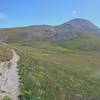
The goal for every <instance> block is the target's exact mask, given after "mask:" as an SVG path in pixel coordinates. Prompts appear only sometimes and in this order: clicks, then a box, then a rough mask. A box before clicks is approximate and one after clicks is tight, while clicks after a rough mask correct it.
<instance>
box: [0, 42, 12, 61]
mask: <svg viewBox="0 0 100 100" xmlns="http://www.w3.org/2000/svg"><path fill="white" fill-rule="evenodd" d="M11 58H12V53H11V52H10V49H9V47H8V46H4V45H2V44H0V61H9V60H10V59H11Z"/></svg>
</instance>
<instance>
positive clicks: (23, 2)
mask: <svg viewBox="0 0 100 100" xmlns="http://www.w3.org/2000/svg"><path fill="white" fill-rule="evenodd" d="M99 10H100V0H0V28H2V27H16V26H17V27H18V26H27V25H35V24H36V25H39V24H48V25H58V24H61V23H63V22H66V21H68V20H70V19H73V18H85V19H88V20H90V21H92V22H93V23H95V24H96V25H97V26H99V27H100V11H99Z"/></svg>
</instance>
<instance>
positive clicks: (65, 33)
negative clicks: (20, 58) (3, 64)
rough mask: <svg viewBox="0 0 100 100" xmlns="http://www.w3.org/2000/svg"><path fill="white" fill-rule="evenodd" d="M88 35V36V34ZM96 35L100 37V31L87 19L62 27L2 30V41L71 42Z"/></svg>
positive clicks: (38, 26) (73, 20)
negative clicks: (81, 37)
mask: <svg viewBox="0 0 100 100" xmlns="http://www.w3.org/2000/svg"><path fill="white" fill-rule="evenodd" d="M86 33H87V34H86ZM83 34H85V35H88V36H89V35H90V36H91V34H94V35H95V36H97V37H98V36H100V29H99V28H98V27H97V26H95V25H94V24H93V23H91V22H90V21H88V20H86V19H81V18H77V19H72V20H70V21H68V22H66V23H64V24H62V25H58V26H50V25H33V26H28V27H20V28H5V29H0V41H2V42H9V43H10V42H20V41H46V40H52V41H54V42H58V41H61V40H70V39H74V38H77V37H79V36H82V35H83Z"/></svg>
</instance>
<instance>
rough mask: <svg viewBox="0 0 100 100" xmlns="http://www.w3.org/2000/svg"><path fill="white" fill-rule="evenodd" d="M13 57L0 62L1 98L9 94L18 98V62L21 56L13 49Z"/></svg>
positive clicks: (13, 99)
mask: <svg viewBox="0 0 100 100" xmlns="http://www.w3.org/2000/svg"><path fill="white" fill-rule="evenodd" d="M12 53H13V58H12V59H11V61H10V62H1V63H0V98H3V97H5V96H9V97H10V98H11V99H12V100H18V95H19V75H18V69H17V62H18V61H19V59H20V57H19V56H18V55H17V54H16V52H15V50H13V49H12Z"/></svg>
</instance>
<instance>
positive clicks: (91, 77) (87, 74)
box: [12, 40, 100, 100]
mask: <svg viewBox="0 0 100 100" xmlns="http://www.w3.org/2000/svg"><path fill="white" fill-rule="evenodd" d="M72 41H73V40H72ZM70 42H71V41H70ZM28 44H29V45H28ZM28 44H27V43H20V44H15V45H12V46H13V47H15V48H16V51H17V52H18V54H19V55H20V57H21V59H20V62H19V63H18V65H19V66H18V68H19V75H20V76H21V77H20V91H21V94H20V96H19V98H20V100H100V88H99V87H100V78H99V76H100V66H99V65H100V52H99V51H96V50H90V49H91V48H88V50H83V49H80V50H78V49H72V47H68V48H66V47H62V46H60V45H58V44H52V43H50V42H33V43H32V42H31V43H28ZM37 44H38V45H37ZM71 46H72V45H71Z"/></svg>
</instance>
